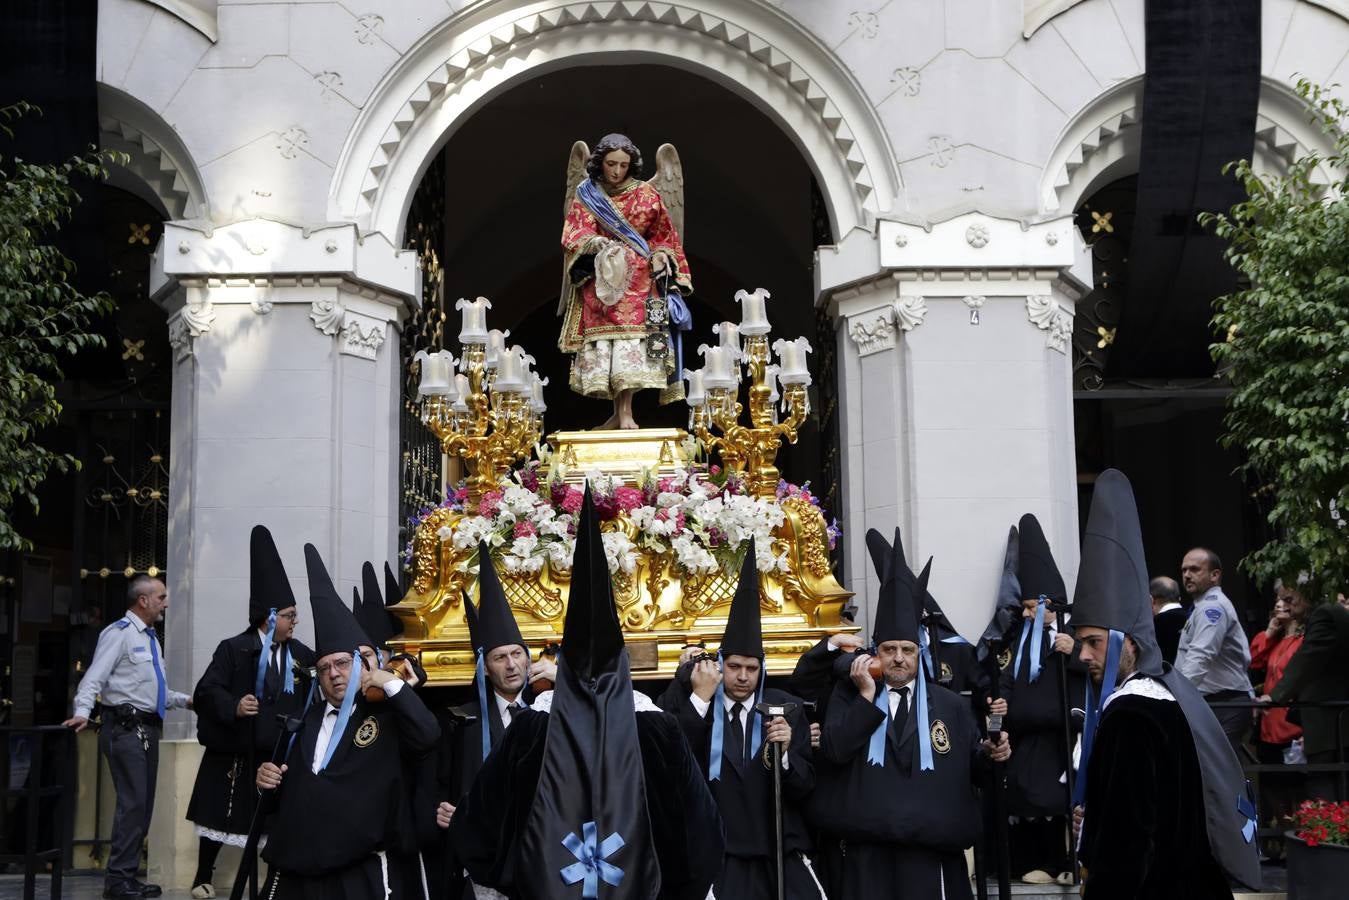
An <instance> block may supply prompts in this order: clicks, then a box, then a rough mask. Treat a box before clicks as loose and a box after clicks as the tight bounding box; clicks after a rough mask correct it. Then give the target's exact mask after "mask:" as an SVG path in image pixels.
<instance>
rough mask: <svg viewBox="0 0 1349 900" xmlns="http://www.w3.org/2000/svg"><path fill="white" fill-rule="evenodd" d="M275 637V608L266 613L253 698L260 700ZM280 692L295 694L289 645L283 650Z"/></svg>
mask: <svg viewBox="0 0 1349 900" xmlns="http://www.w3.org/2000/svg"><path fill="white" fill-rule="evenodd" d="M275 637H276V607H272V608H271V610H270V611H269V612H268V613H267V636H266V637H264V638H263V639H262V653H261V654H259V655H258V675H257V678H256V679H254V682H253V696H254V697H257V698H258V699H259V700H261V699H262V686H263V682H264V681H265V680H266V678H267V667H268V666H269V665H271V662H272V640H273V639H274V638H275ZM281 671H282V684H281V690H282V691H283V692H284V693H287V694H293V693H295V673H294V672H292V671H291V659H290V643H289V642H287V643H286V646H285V647H284V648H283V656H282V659H281Z"/></svg>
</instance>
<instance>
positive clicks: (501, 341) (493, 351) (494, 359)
mask: <svg viewBox="0 0 1349 900" xmlns="http://www.w3.org/2000/svg"><path fill="white" fill-rule="evenodd" d="M510 336H511V333H510V332H509V331H502V330H500V329H499V328H493V329H492V330H491V331H489V332H487V358H486V360H484V362H483V368H485V369H486V370H487V371H489V372H490V371H492V370H494V369H495V368H496V367H497V366H498V365H499V364H500V362H501V354H502V353H505V352H506V338H508V337H510Z"/></svg>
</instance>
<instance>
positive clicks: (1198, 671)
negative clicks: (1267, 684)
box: [1176, 586, 1251, 696]
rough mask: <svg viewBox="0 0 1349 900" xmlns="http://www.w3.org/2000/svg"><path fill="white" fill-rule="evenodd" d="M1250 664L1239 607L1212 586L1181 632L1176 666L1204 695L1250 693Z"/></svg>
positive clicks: (1200, 600) (1196, 603)
mask: <svg viewBox="0 0 1349 900" xmlns="http://www.w3.org/2000/svg"><path fill="white" fill-rule="evenodd" d="M1250 667H1251V648H1250V644H1248V643H1247V641H1246V632H1245V631H1243V630H1242V628H1241V622H1240V621H1238V619H1237V611H1236V608H1235V607H1233V606H1232V601H1231V600H1229V599H1227V595H1226V594H1224V593H1223V591H1222V588H1220V587H1217V586H1214V587H1211V588H1209V589H1208V591H1207V592H1205V594H1204V596H1202V597H1200V598H1199V599H1198V600H1196V601H1195V604H1194V610H1193V611H1192V612H1191V613H1190V618H1189V619H1187V620H1186V622H1185V628H1184V629H1182V630H1181V632H1180V647H1179V649H1178V650H1177V651H1176V668H1177V669H1179V670H1180V674H1182V675H1184V676H1185V677H1186V678H1188V679H1189V680H1190V683H1191V684H1193V685H1194V686H1195V687H1197V688H1198V689H1199V693H1201V694H1216V693H1218V692H1219V691H1241V692H1243V693H1245V694H1247V695H1248V696H1249V695H1250V693H1251V679H1250V676H1249V675H1248V674H1247V672H1248V670H1249V669H1250Z"/></svg>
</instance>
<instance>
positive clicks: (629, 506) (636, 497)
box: [614, 486, 642, 512]
mask: <svg viewBox="0 0 1349 900" xmlns="http://www.w3.org/2000/svg"><path fill="white" fill-rule="evenodd" d="M614 504H615V505H616V506H617V507H618V508H619V509H621V510H623V511H624V512H632V511H633V510H634V509H636V508H637V507H639V506H641V505H642V492H641V491H639V490H637V488H633V487H626V486H624V487H620V488H615V489H614Z"/></svg>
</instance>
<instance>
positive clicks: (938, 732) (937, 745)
mask: <svg viewBox="0 0 1349 900" xmlns="http://www.w3.org/2000/svg"><path fill="white" fill-rule="evenodd" d="M932 749H933V750H936V751H937V752H938V753H950V752H951V733H950V732H949V731H947V730H946V723H945V722H943V721H942V720H941V719H937V720H936V721H934V722H933V723H932Z"/></svg>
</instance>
